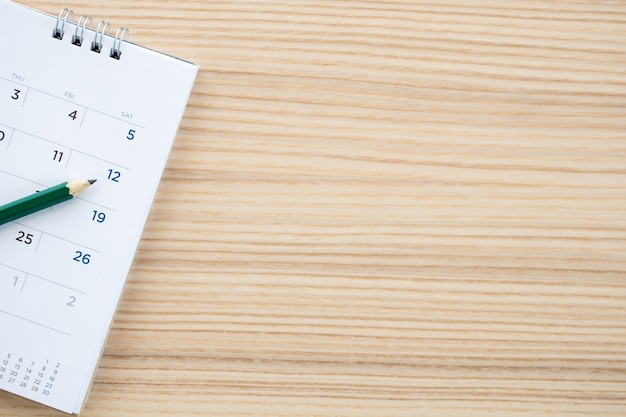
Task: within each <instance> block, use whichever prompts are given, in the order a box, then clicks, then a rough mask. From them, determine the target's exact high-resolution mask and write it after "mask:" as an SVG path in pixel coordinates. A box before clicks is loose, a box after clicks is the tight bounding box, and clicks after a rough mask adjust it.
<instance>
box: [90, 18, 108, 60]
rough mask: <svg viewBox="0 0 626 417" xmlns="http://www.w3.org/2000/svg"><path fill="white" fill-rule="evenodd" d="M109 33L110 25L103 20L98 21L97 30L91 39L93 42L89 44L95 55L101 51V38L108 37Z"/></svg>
mask: <svg viewBox="0 0 626 417" xmlns="http://www.w3.org/2000/svg"><path fill="white" fill-rule="evenodd" d="M110 31H111V24H110V23H109V22H105V21H104V20H102V21H100V23H99V24H98V28H97V29H96V34H95V36H94V38H93V42H92V43H91V50H92V51H94V52H97V53H100V51H102V37H103V36H104V35H109V33H110Z"/></svg>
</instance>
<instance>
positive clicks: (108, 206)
mask: <svg viewBox="0 0 626 417" xmlns="http://www.w3.org/2000/svg"><path fill="white" fill-rule="evenodd" d="M128 35H129V31H128V30H127V29H125V28H119V29H117V30H113V29H112V28H111V25H110V24H109V23H106V22H100V23H96V22H95V21H94V20H93V19H92V18H91V17H88V16H80V17H79V16H74V13H73V12H72V11H70V10H63V11H61V13H60V14H59V15H55V16H52V15H48V14H45V13H42V12H40V11H36V10H33V9H30V8H27V7H25V6H22V5H18V4H16V3H14V2H9V1H6V0H0V38H1V39H2V42H0V56H2V57H3V58H2V59H1V60H0V184H1V186H0V205H1V204H5V203H8V202H11V201H13V200H16V199H18V198H20V197H23V196H25V195H28V194H31V193H34V192H36V191H38V190H42V189H45V188H47V187H50V186H53V185H56V184H59V183H62V182H65V181H73V180H86V179H96V180H97V182H96V183H95V184H94V185H93V186H92V187H90V188H89V189H88V190H86V191H85V192H84V193H82V194H80V196H78V197H76V198H74V199H72V200H71V201H67V202H64V203H62V204H59V205H56V206H54V207H52V208H49V209H45V210H43V211H40V212H37V213H35V214H31V215H29V216H26V217H23V218H20V219H18V220H15V221H13V222H9V223H7V224H4V225H1V226H0V389H2V390H5V391H8V392H10V393H13V394H17V395H19V396H23V397H26V398H29V399H31V400H34V401H37V402H40V403H42V404H45V405H47V406H50V407H53V408H56V409H59V410H62V411H65V412H67V413H74V414H78V413H79V412H80V410H81V408H82V406H83V403H84V402H85V399H86V397H87V393H88V391H89V388H90V385H91V382H92V380H93V376H94V374H95V372H96V368H97V364H98V361H99V358H100V356H101V352H102V350H103V347H104V344H105V340H106V337H107V334H108V331H109V327H110V325H111V322H112V320H113V316H114V313H115V310H116V307H117V304H118V301H119V299H120V296H121V293H122V290H123V287H124V284H125V281H126V277H127V275H128V272H129V269H130V266H131V263H132V260H133V257H134V253H135V250H136V248H137V245H138V243H139V239H140V237H141V233H142V230H143V227H144V224H145V221H146V218H147V216H148V212H149V210H150V206H151V204H152V201H153V198H154V195H155V192H156V190H157V187H158V184H159V181H160V178H161V175H162V172H163V169H164V167H165V163H166V160H167V157H168V154H169V152H170V149H171V146H172V143H173V140H174V138H175V136H176V132H177V130H178V126H179V123H180V121H181V119H182V117H183V113H184V111H185V108H186V105H187V101H188V98H189V95H190V93H191V90H192V87H193V84H194V81H195V78H196V75H197V71H198V68H197V66H196V65H194V64H192V63H190V62H187V61H184V60H181V59H177V58H174V57H171V56H168V55H165V54H162V53H159V52H156V51H154V50H150V49H147V48H144V47H141V46H139V45H136V44H133V43H131V42H129V40H128V38H129V36H128ZM0 395H2V394H0Z"/></svg>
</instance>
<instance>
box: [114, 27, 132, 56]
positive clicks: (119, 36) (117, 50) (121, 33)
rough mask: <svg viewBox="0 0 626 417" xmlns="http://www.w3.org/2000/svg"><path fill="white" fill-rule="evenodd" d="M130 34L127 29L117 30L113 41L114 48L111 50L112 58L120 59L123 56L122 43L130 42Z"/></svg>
mask: <svg viewBox="0 0 626 417" xmlns="http://www.w3.org/2000/svg"><path fill="white" fill-rule="evenodd" d="M129 32H130V31H129V30H128V29H127V28H125V27H121V28H119V29H118V30H117V32H116V33H115V40H113V47H112V48H111V58H115V59H120V56H122V41H127V40H128V35H129Z"/></svg>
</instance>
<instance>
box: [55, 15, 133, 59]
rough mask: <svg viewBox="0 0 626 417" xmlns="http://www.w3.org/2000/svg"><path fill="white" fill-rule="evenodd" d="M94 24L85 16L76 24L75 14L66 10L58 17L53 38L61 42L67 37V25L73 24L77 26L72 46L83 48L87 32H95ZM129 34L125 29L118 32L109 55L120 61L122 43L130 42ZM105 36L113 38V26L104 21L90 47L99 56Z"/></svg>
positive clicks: (97, 29)
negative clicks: (92, 26) (92, 25)
mask: <svg viewBox="0 0 626 417" xmlns="http://www.w3.org/2000/svg"><path fill="white" fill-rule="evenodd" d="M92 22H93V20H92V18H91V16H85V15H82V16H81V17H80V18H79V19H78V21H77V22H74V12H73V11H72V10H71V9H67V8H64V9H63V10H61V13H59V16H58V17H57V22H56V25H54V30H53V31H52V37H53V38H55V39H59V40H61V39H63V36H64V35H65V24H66V23H69V24H73V25H76V29H75V31H74V35H73V36H72V45H75V46H79V47H80V46H83V41H84V39H85V37H84V35H85V31H94V30H93V29H92V28H91V24H92ZM129 33H130V31H129V30H128V28H125V27H121V28H119V29H118V30H117V32H116V33H115V37H114V38H113V46H112V47H111V52H110V54H109V56H110V57H111V58H114V59H117V60H119V59H120V57H121V56H122V42H127V41H128V36H129ZM104 36H111V24H110V23H109V22H105V21H104V20H102V21H100V23H99V24H98V27H97V28H96V30H95V31H94V37H93V41H92V42H91V47H90V49H91V50H92V51H93V52H96V53H98V54H99V53H100V52H102V39H103V37H104Z"/></svg>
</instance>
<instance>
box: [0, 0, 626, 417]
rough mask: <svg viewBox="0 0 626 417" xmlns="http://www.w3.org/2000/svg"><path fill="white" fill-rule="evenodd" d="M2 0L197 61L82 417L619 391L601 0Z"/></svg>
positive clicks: (409, 409)
mask: <svg viewBox="0 0 626 417" xmlns="http://www.w3.org/2000/svg"><path fill="white" fill-rule="evenodd" d="M21 2H22V3H23V4H26V5H29V6H33V7H36V8H38V9H41V10H44V11H46V12H49V13H51V14H55V15H56V14H57V13H58V11H59V10H60V9H61V8H62V7H69V8H72V9H74V11H75V13H76V14H77V15H80V14H83V13H84V14H89V15H91V16H93V17H94V21H99V20H101V19H106V20H110V21H111V23H112V26H113V28H112V29H116V28H117V27H119V26H127V27H130V28H131V40H132V41H134V42H136V43H139V44H142V45H145V46H148V47H151V48H154V49H158V50H162V51H164V52H168V53H171V54H173V55H176V56H180V57H183V58H186V59H189V60H192V61H194V62H196V63H198V64H199V65H200V67H201V71H200V73H199V77H198V80H197V83H196V86H195V89H194V92H193V94H192V97H191V101H190V104H189V107H188V109H187V112H186V115H185V118H184V121H183V124H182V126H181V129H180V132H179V135H178V138H177V140H176V143H175V146H174V149H173V151H172V154H171V158H170V160H169V163H168V166H167V170H166V172H165V176H164V178H163V182H162V184H161V187H160V189H159V193H158V195H157V199H156V202H155V204H154V206H153V209H152V212H151V215H150V218H149V221H148V224H147V228H146V230H145V233H144V236H143V240H142V242H141V245H140V248H139V251H138V253H137V256H136V258H135V263H134V266H133V268H132V272H131V274H130V276H129V279H128V285H127V288H126V291H125V293H124V296H123V301H122V303H121V306H120V310H119V313H118V315H117V317H116V320H115V323H114V326H113V329H112V332H111V335H110V337H109V340H108V343H107V345H106V350H105V353H104V357H103V360H102V362H101V365H100V367H99V370H98V373H97V375H96V379H95V383H94V386H93V389H92V392H91V396H90V398H89V400H88V402H87V404H86V407H85V409H84V412H83V414H82V415H83V416H86V417H102V416H115V417H130V416H168V417H183V416H184V417H188V416H285V417H287V416H288V417H293V416H372V417H374V416H375V417H378V416H402V417H407V416H437V417H441V416H459V417H460V416H472V417H473V416H498V417H501V416H556V415H558V416H624V415H626V255H625V250H626V2H623V1H620V0H616V1H608V0H607V1H599V0H587V1H582V0H580V1H570V2H567V1H524V2H519V1H507V0H497V1H496V0H485V1H469V0H465V1H462V0H451V1H443V0H433V1H403V0H398V1H395V2H376V1H333V0H319V1H317V0H312V1H287V0H283V1H280V0H278V1H269V2H263V1H238V2H234V1H211V2H209V1H199V0H198V1H189V2H173V1H172V2H163V1H148V0H138V1H130V2H129V1H120V0H106V1H92V2H79V1H72V0H64V1H56V0H55V1H29V0H22V1H21ZM61 415H63V414H61V413H58V412H56V411H53V410H50V409H47V408H45V407H42V406H39V405H36V404H34V403H31V402H29V401H26V400H23V399H19V398H15V397H12V396H10V395H8V394H6V393H0V416H2V417H8V416H11V417H16V416H17V417H25V416H29V417H31V416H55V417H56V416H61Z"/></svg>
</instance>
